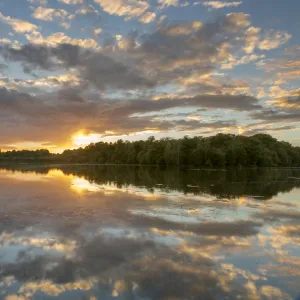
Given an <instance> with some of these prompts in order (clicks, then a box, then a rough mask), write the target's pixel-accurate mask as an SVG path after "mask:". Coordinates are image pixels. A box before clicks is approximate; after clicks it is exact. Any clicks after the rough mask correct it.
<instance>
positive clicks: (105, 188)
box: [0, 165, 300, 300]
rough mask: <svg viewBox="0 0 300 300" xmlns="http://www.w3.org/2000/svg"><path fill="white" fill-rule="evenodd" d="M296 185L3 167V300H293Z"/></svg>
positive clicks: (278, 179)
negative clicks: (55, 298)
mask: <svg viewBox="0 0 300 300" xmlns="http://www.w3.org/2000/svg"><path fill="white" fill-rule="evenodd" d="M297 178H300V170H287V169H281V170H280V169H278V170H276V169H265V170H255V169H253V170H231V171H204V170H202V171H201V170H199V171H192V170H181V171H178V170H158V169H153V168H126V167H123V168H120V167H118V168H116V167H95V166H56V167H55V168H53V167H36V168H35V167H32V166H29V165H26V166H22V168H21V169H20V168H19V167H18V168H12V167H10V168H6V169H1V170H0V190H1V195H0V203H1V205H0V225H1V227H0V245H1V248H0V298H1V299H10V300H11V299H44V298H45V299H50V298H51V297H57V298H59V299H114V298H117V299H295V298H296V297H297V296H298V295H299V294H300V291H299V287H298V285H299V277H300V272H299V270H300V268H299V267H300V209H299V200H298V199H299V195H300V180H299V179H297ZM266 200H268V201H266ZM51 299H52V298H51Z"/></svg>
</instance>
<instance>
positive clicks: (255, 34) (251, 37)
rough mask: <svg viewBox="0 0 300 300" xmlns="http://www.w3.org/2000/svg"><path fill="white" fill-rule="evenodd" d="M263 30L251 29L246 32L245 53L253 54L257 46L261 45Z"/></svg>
mask: <svg viewBox="0 0 300 300" xmlns="http://www.w3.org/2000/svg"><path fill="white" fill-rule="evenodd" d="M260 31H261V29H260V28H257V27H250V28H248V29H247V30H246V32H245V36H244V39H245V47H244V51H245V52H246V53H247V54H251V53H252V52H253V51H254V49H255V48H256V46H257V45H258V43H259V40H260V36H259V33H260Z"/></svg>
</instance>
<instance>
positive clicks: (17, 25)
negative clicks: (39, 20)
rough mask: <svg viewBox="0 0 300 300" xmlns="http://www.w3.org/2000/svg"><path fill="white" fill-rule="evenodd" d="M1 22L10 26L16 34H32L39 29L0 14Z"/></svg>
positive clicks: (33, 25)
mask: <svg viewBox="0 0 300 300" xmlns="http://www.w3.org/2000/svg"><path fill="white" fill-rule="evenodd" d="M0 20H2V21H3V22H4V23H6V24H8V25H10V26H11V27H12V29H13V30H14V31H16V32H21V33H23V32H31V31H35V30H37V29H38V26H37V25H35V24H32V23H29V22H27V21H24V20H19V19H15V18H12V17H9V16H7V17H6V16H4V15H3V14H2V13H1V12H0Z"/></svg>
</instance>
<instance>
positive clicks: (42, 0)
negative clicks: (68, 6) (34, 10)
mask: <svg viewBox="0 0 300 300" xmlns="http://www.w3.org/2000/svg"><path fill="white" fill-rule="evenodd" d="M27 1H28V2H29V3H31V4H39V5H42V6H46V5H47V3H48V1H47V0H27Z"/></svg>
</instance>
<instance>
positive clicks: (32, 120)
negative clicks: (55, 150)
mask: <svg viewBox="0 0 300 300" xmlns="http://www.w3.org/2000/svg"><path fill="white" fill-rule="evenodd" d="M0 99H1V100H0V110H1V112H0V116H1V120H2V122H3V125H7V126H6V127H5V126H4V127H2V129H0V135H1V136H2V138H3V140H9V141H18V140H20V139H21V140H26V139H27V140H31V141H33V140H38V141H40V140H44V138H45V137H47V139H48V138H49V140H50V139H53V138H54V139H55V140H56V141H62V140H65V139H66V138H68V137H69V136H70V135H72V134H73V133H74V132H76V131H78V130H81V129H82V128H85V129H87V130H90V131H94V132H98V133H105V131H108V130H109V131H115V132H117V133H119V134H128V133H132V132H136V131H143V130H147V129H157V130H163V131H165V130H169V129H174V128H176V129H177V130H179V131H180V130H196V129H200V128H213V129H218V128H225V127H232V126H235V125H236V122H235V121H234V120H223V121H221V120H218V121H210V122H201V121H200V122H199V121H196V120H167V119H164V118H157V117H153V116H138V114H144V113H147V112H163V111H164V110H166V109H170V108H179V109H180V108H182V107H195V110H197V109H199V108H200V109H203V108H207V109H215V108H220V107H222V108H227V109H231V110H237V111H244V110H253V109H257V108H259V107H260V106H259V105H258V103H257V100H256V99H255V98H253V97H250V96H246V95H240V96H233V95H220V96H212V95H199V96H196V97H193V98H182V99H161V100H157V101H153V100H139V99H136V100H107V99H103V98H101V97H99V95H95V94H89V93H88V92H87V90H85V89H83V90H82V88H81V87H74V88H70V87H68V88H64V89H61V90H59V91H58V92H53V93H48V94H45V95H41V96H32V95H30V94H26V93H19V92H17V91H15V90H8V89H6V88H1V89H0Z"/></svg>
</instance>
